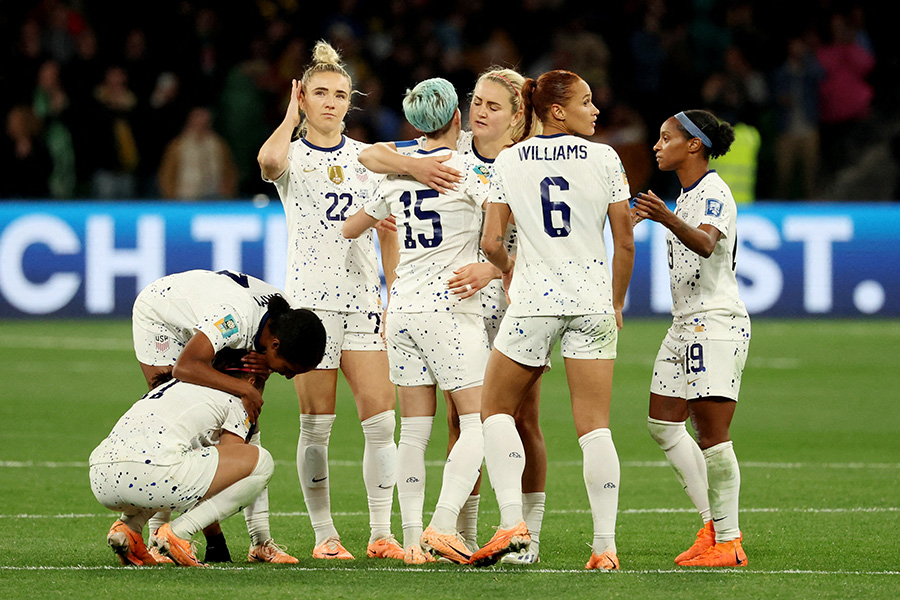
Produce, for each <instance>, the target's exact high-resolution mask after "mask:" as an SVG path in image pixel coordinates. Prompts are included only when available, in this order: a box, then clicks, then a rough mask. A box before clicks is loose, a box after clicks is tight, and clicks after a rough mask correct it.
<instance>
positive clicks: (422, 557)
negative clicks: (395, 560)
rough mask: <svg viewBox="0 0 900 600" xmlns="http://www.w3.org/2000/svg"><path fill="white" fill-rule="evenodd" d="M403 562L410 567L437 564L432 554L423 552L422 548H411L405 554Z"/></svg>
mask: <svg viewBox="0 0 900 600" xmlns="http://www.w3.org/2000/svg"><path fill="white" fill-rule="evenodd" d="M403 562H405V563H406V564H408V565H424V564H425V563H432V562H435V558H434V556H432V555H431V553H430V552H425V551H424V550H422V548H421V546H410V547H409V548H407V549H406V550H405V551H404V552H403Z"/></svg>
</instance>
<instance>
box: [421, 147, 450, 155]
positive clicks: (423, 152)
mask: <svg viewBox="0 0 900 600" xmlns="http://www.w3.org/2000/svg"><path fill="white" fill-rule="evenodd" d="M444 150H449V151H451V152H453V148H448V147H447V146H441V147H440V148H434V149H432V150H422V149H421V148H419V149H418V150H416V154H434V153H435V152H442V151H444Z"/></svg>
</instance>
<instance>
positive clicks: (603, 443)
mask: <svg viewBox="0 0 900 600" xmlns="http://www.w3.org/2000/svg"><path fill="white" fill-rule="evenodd" d="M578 443H579V444H580V445H581V451H582V454H583V455H584V471H583V472H584V485H585V487H586V488H587V493H588V499H589V500H590V503H591V516H592V517H593V520H594V541H593V544H592V545H591V548H592V549H593V552H594V554H602V553H603V552H606V551H607V550H609V551H611V552H613V553H615V552H616V511H617V510H618V508H619V456H618V454H616V446H615V445H614V444H613V441H612V433H611V432H610V430H609V429H606V428H601V429H595V430H593V431H589V432H588V433H586V434H584V435H583V436H581V437H580V438H578Z"/></svg>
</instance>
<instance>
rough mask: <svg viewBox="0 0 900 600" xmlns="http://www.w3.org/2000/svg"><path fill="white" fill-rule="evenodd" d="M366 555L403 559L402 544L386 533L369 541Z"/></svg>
mask: <svg viewBox="0 0 900 600" xmlns="http://www.w3.org/2000/svg"><path fill="white" fill-rule="evenodd" d="M366 556H368V557H369V558H396V559H397V560H403V546H401V545H400V542H398V541H397V540H395V539H394V536H392V535H388V536H385V537H381V538H378V539H377V540H374V541H372V542H369V545H368V547H367V548H366Z"/></svg>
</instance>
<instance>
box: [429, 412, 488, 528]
mask: <svg viewBox="0 0 900 600" xmlns="http://www.w3.org/2000/svg"><path fill="white" fill-rule="evenodd" d="M483 436H484V433H483V431H482V427H481V415H480V414H479V413H468V414H465V415H459V439H458V440H457V441H456V444H454V445H453V449H452V450H451V451H450V455H449V456H447V462H446V463H444V475H443V480H442V482H441V494H440V496H439V497H438V501H437V506H436V508H435V509H434V515H433V516H432V518H431V526H432V527H434V528H435V529H436V530H437V531H438V533H457V530H456V520H457V517H459V511H460V509H461V508H462V505H463V504H464V503H465V501H466V499H467V498H468V497H469V494H470V493H471V492H472V487H473V486H474V485H475V482H476V481H478V469H479V468H480V467H481V463H482V461H483V460H484V437H483Z"/></svg>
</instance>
